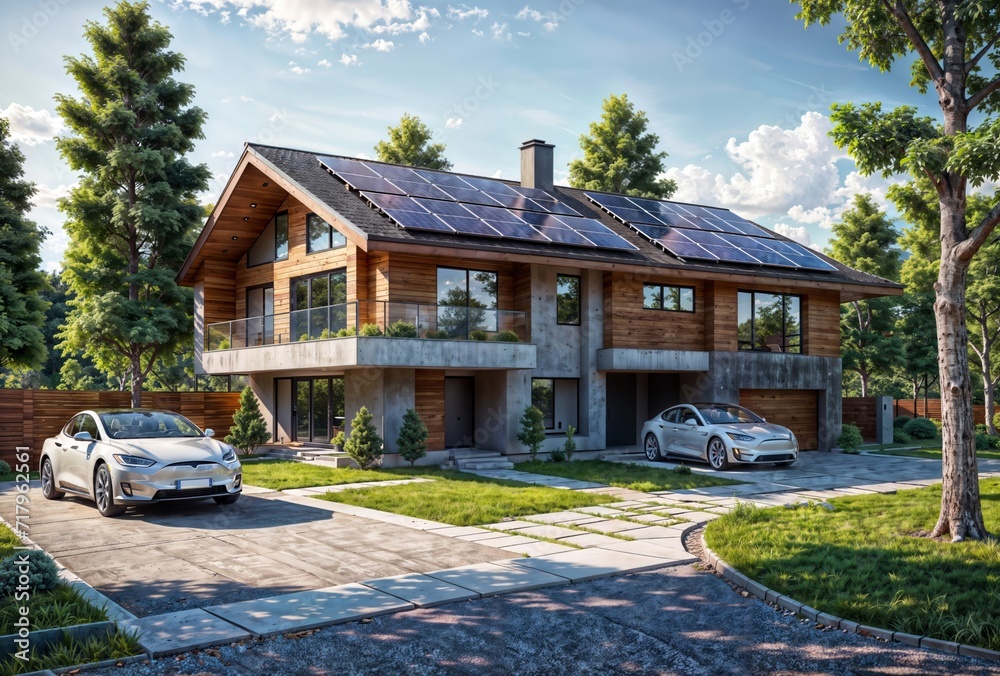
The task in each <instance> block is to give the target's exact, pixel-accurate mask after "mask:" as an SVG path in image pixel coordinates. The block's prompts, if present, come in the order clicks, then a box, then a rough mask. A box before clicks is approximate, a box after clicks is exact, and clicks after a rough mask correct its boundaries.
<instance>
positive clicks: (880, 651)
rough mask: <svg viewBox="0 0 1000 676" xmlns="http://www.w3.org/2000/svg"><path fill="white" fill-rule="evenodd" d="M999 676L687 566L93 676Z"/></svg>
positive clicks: (995, 669)
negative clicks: (794, 609) (783, 606)
mask: <svg viewBox="0 0 1000 676" xmlns="http://www.w3.org/2000/svg"><path fill="white" fill-rule="evenodd" d="M404 671H405V672H407V673H415V674H438V673H444V674H451V673H469V674H472V673H475V674H484V673H485V674H591V673H593V674H596V673H630V674H685V675H688V674H706V675H709V674H710V675H713V676H714V675H718V674H741V675H742V674H772V673H773V674H862V673H879V674H987V673H992V674H1000V665H998V664H995V663H990V662H982V661H978V660H973V659H968V658H963V657H958V656H954V655H948V654H945V653H940V652H936V651H930V650H921V649H918V648H911V647H909V646H905V645H902V644H899V643H885V642H881V641H878V640H876V639H873V638H866V637H862V636H858V635H856V634H848V633H846V632H841V631H831V630H820V629H816V628H814V626H813V625H812V624H811V623H809V622H805V621H802V620H799V619H797V618H795V617H794V616H792V615H789V614H783V613H781V612H778V611H776V610H774V609H773V608H771V607H770V606H768V605H766V604H764V603H762V602H760V601H758V600H756V599H753V598H747V597H744V596H742V595H740V594H737V593H735V592H734V591H733V590H732V589H731V588H730V587H729V586H728V585H727V584H726V583H725V582H723V581H722V580H720V579H719V578H718V577H716V576H715V575H714V574H710V573H707V572H704V571H702V570H699V568H698V567H696V566H690V565H688V566H677V567H673V568H667V569H663V570H658V571H652V572H648V573H641V574H636V575H628V576H622V577H616V578H606V579H602V580H596V581H593V582H588V583H584V584H578V585H568V586H564V587H554V588H550V589H543V590H539V591H536V592H526V593H521V594H513V595H510V596H503V597H497V598H492V599H485V600H480V601H470V602H466V603H459V604H452V605H447V606H442V607H439V608H433V609H426V610H416V611H412V612H408V613H399V614H396V615H389V616H384V617H381V618H375V619H374V620H371V621H368V622H362V623H353V624H346V625H339V626H335V627H330V628H327V629H322V630H319V631H315V632H308V633H305V634H304V635H301V636H297V637H290V636H284V637H277V638H273V639H268V640H257V641H247V642H245V643H242V644H234V645H231V646H225V647H222V648H219V649H217V650H209V651H200V652H197V653H188V654H186V655H181V656H178V657H176V658H165V659H163V660H158V661H154V662H152V663H150V662H146V663H140V664H136V665H132V666H128V667H123V668H116V669H110V670H106V671H103V672H98V673H105V674H113V675H115V676H132V675H136V676H138V675H143V676H146V675H150V674H199V675H205V676H207V675H208V674H220V675H221V674H227V675H228V674H234V675H235V674H240V675H243V674H283V675H284V674H310V675H316V674H364V673H402V672H404Z"/></svg>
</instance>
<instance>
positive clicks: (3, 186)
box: [0, 118, 49, 369]
mask: <svg viewBox="0 0 1000 676" xmlns="http://www.w3.org/2000/svg"><path fill="white" fill-rule="evenodd" d="M23 165H24V155H22V154H21V150H20V149H19V148H18V147H17V146H16V145H13V144H12V143H11V142H10V123H9V122H8V121H7V120H6V119H4V118H0V366H3V367H7V368H18V369H32V368H37V367H39V366H41V365H42V363H43V362H44V361H45V353H46V352H45V337H44V336H43V335H42V327H43V326H44V325H45V311H46V309H47V308H48V305H49V304H48V303H47V302H46V301H45V300H44V299H43V297H42V294H43V293H44V292H45V291H46V289H47V284H46V281H45V276H44V275H43V274H42V273H41V272H40V271H39V270H38V268H39V267H40V266H41V263H42V258H41V256H40V255H39V249H40V248H41V244H42V239H43V237H44V236H45V232H44V231H43V230H42V229H40V228H39V227H38V226H37V225H35V223H33V222H32V221H30V220H28V219H27V216H26V215H27V213H28V211H30V210H31V198H32V196H34V194H35V186H34V185H33V184H32V183H29V182H27V181H25V180H24V179H23V175H24V167H23Z"/></svg>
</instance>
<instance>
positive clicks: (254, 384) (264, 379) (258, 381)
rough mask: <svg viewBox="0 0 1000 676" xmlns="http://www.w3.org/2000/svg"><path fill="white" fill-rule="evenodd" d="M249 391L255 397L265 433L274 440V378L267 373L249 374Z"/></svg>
mask: <svg viewBox="0 0 1000 676" xmlns="http://www.w3.org/2000/svg"><path fill="white" fill-rule="evenodd" d="M250 389H251V390H253V393H254V396H255V397H257V405H258V407H259V408H260V412H261V415H263V416H264V422H265V423H266V424H267V431H268V432H269V433H270V435H271V439H272V440H274V439H275V434H274V410H275V408H274V407H275V401H274V376H272V375H270V374H268V373H251V374H250Z"/></svg>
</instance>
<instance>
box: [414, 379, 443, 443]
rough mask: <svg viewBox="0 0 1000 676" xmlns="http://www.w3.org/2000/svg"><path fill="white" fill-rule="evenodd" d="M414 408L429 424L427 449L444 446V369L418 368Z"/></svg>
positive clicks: (415, 380) (415, 381) (426, 423)
mask: <svg viewBox="0 0 1000 676" xmlns="http://www.w3.org/2000/svg"><path fill="white" fill-rule="evenodd" d="M414 409H415V410H416V412H417V414H418V415H419V416H420V419H421V420H423V421H424V424H425V425H427V431H428V433H429V434H428V436H427V450H429V451H439V450H442V449H443V448H444V371H440V370H418V371H417V372H416V373H415V374H414Z"/></svg>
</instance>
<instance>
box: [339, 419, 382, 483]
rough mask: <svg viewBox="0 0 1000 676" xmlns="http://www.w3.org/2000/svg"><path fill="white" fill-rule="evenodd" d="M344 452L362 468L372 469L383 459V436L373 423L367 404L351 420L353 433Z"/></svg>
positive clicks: (346, 443)
mask: <svg viewBox="0 0 1000 676" xmlns="http://www.w3.org/2000/svg"><path fill="white" fill-rule="evenodd" d="M344 452H345V453H347V455H349V456H350V457H351V460H353V461H354V462H356V463H358V467H360V468H361V469H371V468H373V467H375V466H376V465H378V464H379V462H380V461H381V460H382V437H380V436H379V435H378V430H377V429H375V425H374V423H372V414H371V412H370V411H369V410H368V407H367V406H362V407H361V409H360V410H359V411H358V412H357V413H356V414H355V416H354V419H353V420H352V421H351V434H350V436H349V437H347V441H345V442H344Z"/></svg>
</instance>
